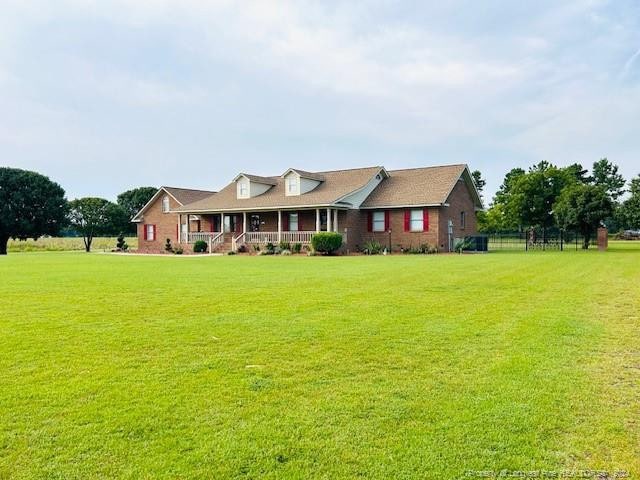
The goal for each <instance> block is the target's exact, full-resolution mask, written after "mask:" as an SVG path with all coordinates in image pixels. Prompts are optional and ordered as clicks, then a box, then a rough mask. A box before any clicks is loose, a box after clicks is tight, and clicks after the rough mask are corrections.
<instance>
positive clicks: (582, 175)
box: [565, 163, 593, 183]
mask: <svg viewBox="0 0 640 480" xmlns="http://www.w3.org/2000/svg"><path fill="white" fill-rule="evenodd" d="M565 171H566V172H567V173H568V174H569V175H570V176H571V177H573V178H575V179H576V181H577V182H578V183H591V181H592V180H593V179H592V178H591V177H590V176H589V175H587V174H588V173H589V171H588V170H587V169H585V168H584V167H583V166H582V165H581V164H579V163H573V164H571V165H569V166H568V167H565Z"/></svg>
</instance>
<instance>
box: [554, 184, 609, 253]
mask: <svg viewBox="0 0 640 480" xmlns="http://www.w3.org/2000/svg"><path fill="white" fill-rule="evenodd" d="M613 208H614V203H613V201H612V200H611V198H610V197H609V195H608V193H607V192H606V191H605V190H604V188H602V187H601V186H598V185H585V184H579V183H578V184H575V185H571V186H568V187H567V188H565V189H564V190H563V191H562V194H561V195H560V197H559V198H558V201H557V202H556V203H555V205H554V208H553V209H554V215H555V217H556V219H557V220H558V225H560V227H561V228H564V229H567V230H577V231H579V232H580V233H581V234H582V237H583V242H582V248H584V249H587V248H589V242H590V241H591V236H592V235H593V234H594V233H595V231H596V229H597V228H598V226H599V225H600V224H601V223H602V222H603V221H604V219H605V218H608V217H610V216H611V215H612V214H613Z"/></svg>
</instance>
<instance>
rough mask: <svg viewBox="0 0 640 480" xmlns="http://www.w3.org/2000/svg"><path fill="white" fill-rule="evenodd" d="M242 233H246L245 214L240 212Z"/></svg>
mask: <svg viewBox="0 0 640 480" xmlns="http://www.w3.org/2000/svg"><path fill="white" fill-rule="evenodd" d="M242 233H247V212H242Z"/></svg>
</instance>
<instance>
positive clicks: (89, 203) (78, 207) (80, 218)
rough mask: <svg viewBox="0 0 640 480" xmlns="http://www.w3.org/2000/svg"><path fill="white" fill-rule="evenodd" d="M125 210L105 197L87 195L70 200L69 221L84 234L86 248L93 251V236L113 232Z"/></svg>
mask: <svg viewBox="0 0 640 480" xmlns="http://www.w3.org/2000/svg"><path fill="white" fill-rule="evenodd" d="M119 215H124V211H123V210H122V209H121V208H120V207H119V206H118V205H115V204H113V203H111V202H110V201H109V200H105V199H104V198H96V197H85V198H78V199H76V200H72V201H71V202H69V221H70V223H71V225H73V227H75V229H76V231H78V232H79V233H81V234H82V239H83V240H84V248H85V250H86V251H87V252H90V251H91V243H92V242H93V238H94V237H96V236H99V235H105V234H107V235H110V234H113V232H114V230H115V229H116V228H117V227H118V225H117V224H116V223H117V222H121V221H122V217H119Z"/></svg>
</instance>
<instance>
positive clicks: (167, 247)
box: [164, 238, 173, 253]
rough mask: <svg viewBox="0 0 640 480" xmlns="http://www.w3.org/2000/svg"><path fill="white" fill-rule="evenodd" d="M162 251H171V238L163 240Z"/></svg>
mask: <svg viewBox="0 0 640 480" xmlns="http://www.w3.org/2000/svg"><path fill="white" fill-rule="evenodd" d="M164 251H165V252H168V253H173V245H171V239H170V238H167V240H166V241H165V242H164Z"/></svg>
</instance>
